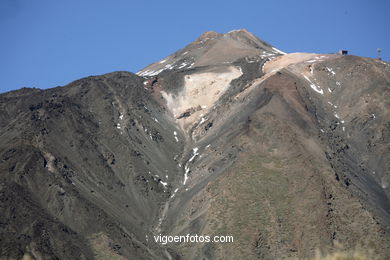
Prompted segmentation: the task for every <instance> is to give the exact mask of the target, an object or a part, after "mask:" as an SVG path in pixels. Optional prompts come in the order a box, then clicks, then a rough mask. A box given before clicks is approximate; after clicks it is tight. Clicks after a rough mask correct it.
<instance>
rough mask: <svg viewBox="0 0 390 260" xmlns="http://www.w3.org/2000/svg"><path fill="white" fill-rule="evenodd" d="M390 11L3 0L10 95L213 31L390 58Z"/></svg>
mask: <svg viewBox="0 0 390 260" xmlns="http://www.w3.org/2000/svg"><path fill="white" fill-rule="evenodd" d="M389 12H390V1H387V0H382V1H380V0H366V1H363V0H355V1H353V0H339V1H336V0H327V1H320V0H294V1H293V0H285V1H281V0H272V1H271V0H267V1H262V0H257V1H256V0H253V1H247V0H241V1H229V0H224V1H220V0H208V1H203V0H197V1H183V0H181V1H175V0H173V1H169V0H166V1H157V0H156V1H131V0H127V1H126V0H66V1H62V0H35V1H31V0H0V35H1V41H0V71H1V72H0V92H5V91H9V90H13V89H18V88H21V87H37V88H49V87H55V86H59V85H65V84H67V83H69V82H71V81H73V80H76V79H79V78H82V77H86V76H89V75H99V74H104V73H108V72H112V71H117V70H127V71H132V72H137V71H138V70H140V69H141V68H143V67H145V66H147V65H148V64H150V63H152V62H154V61H157V60H160V59H162V58H163V57H165V56H167V55H169V54H171V53H173V52H175V51H176V50H178V49H180V48H183V47H184V46H185V45H187V44H188V43H190V42H192V41H193V40H195V39H196V38H197V37H198V36H199V35H200V34H202V33H203V32H205V31H210V30H214V31H217V32H222V33H225V32H228V31H230V30H232V29H240V28H246V29H247V30H249V31H250V32H252V33H254V34H255V35H257V36H258V37H259V38H261V39H263V40H265V41H267V42H269V43H270V44H272V45H274V46H276V47H277V48H279V49H281V50H283V51H286V52H298V51H302V52H318V53H330V52H335V51H337V50H339V49H348V50H349V51H350V53H352V54H354V55H359V56H366V57H376V50H377V48H382V49H383V52H382V57H383V59H384V60H386V61H390V35H389V28H388V27H389V26H390V15H389Z"/></svg>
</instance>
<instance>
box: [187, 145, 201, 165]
mask: <svg viewBox="0 0 390 260" xmlns="http://www.w3.org/2000/svg"><path fill="white" fill-rule="evenodd" d="M198 150H199V149H198V148H197V147H195V148H194V149H192V151H193V154H192V157H191V158H190V159H189V160H188V161H189V162H192V160H194V159H195V157H196V156H197V155H199V153H198Z"/></svg>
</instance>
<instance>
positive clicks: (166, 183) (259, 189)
mask: <svg viewBox="0 0 390 260" xmlns="http://www.w3.org/2000/svg"><path fill="white" fill-rule="evenodd" d="M389 90H390V64H389V63H386V62H383V61H378V60H373V59H369V58H362V57H356V56H339V55H335V54H309V53H292V54H285V53H283V52H282V51H279V50H278V49H276V48H274V47H272V46H271V45H269V44H267V43H265V42H263V41H261V40H260V39H258V38H257V37H255V36H254V35H252V34H251V33H249V32H247V31H245V30H237V31H232V32H229V33H227V34H219V33H215V32H207V33H205V34H203V35H202V36H201V37H199V38H198V39H197V40H196V41H195V42H193V43H191V44H189V45H188V46H186V47H185V48H184V49H182V50H179V51H178V52H176V53H174V54H172V55H170V56H169V57H167V58H166V59H164V60H162V61H159V62H156V63H154V64H151V65H150V66H148V67H147V68H145V69H143V70H141V71H139V72H138V73H137V74H133V73H129V72H114V73H110V74H105V75H102V76H95V77H88V78H84V79H81V80H78V81H75V82H72V83H71V84H69V85H67V86H64V87H59V88H53V89H48V90H39V89H21V90H18V91H13V92H8V93H5V94H2V95H0V118H1V120H0V173H1V175H0V178H1V181H0V207H1V210H0V215H1V218H0V256H1V257H3V258H5V259H7V258H8V259H21V258H23V257H26V258H27V257H30V259H242V258H245V259H283V258H299V259H301V258H307V257H312V256H314V254H315V252H316V250H317V249H319V250H322V251H324V252H332V251H334V250H339V249H340V245H342V248H343V249H346V250H348V249H353V248H356V247H361V248H363V249H367V250H368V249H370V250H373V251H374V252H375V255H377V256H378V257H379V258H380V259H386V257H388V256H389V255H390V238H389V231H390V230H389V228H390V200H389V196H390V187H389V183H390V171H389V169H390V163H389V162H390V153H389V149H390V145H389V139H390V121H389V118H390V115H389V101H388V100H389V96H390V95H389ZM158 234H164V235H186V234H199V235H201V234H205V235H233V236H234V242H233V243H229V244H224V243H198V244H195V243H182V244H179V243H170V244H167V245H162V244H159V243H156V242H155V241H154V239H153V236H154V235H158Z"/></svg>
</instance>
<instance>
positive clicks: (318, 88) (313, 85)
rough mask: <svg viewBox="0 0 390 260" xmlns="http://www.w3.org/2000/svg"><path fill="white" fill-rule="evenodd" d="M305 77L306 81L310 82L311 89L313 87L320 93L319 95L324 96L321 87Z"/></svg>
mask: <svg viewBox="0 0 390 260" xmlns="http://www.w3.org/2000/svg"><path fill="white" fill-rule="evenodd" d="M304 77H305V79H306V80H307V81H309V83H310V87H311V88H312V89H313V90H314V91H316V92H317V93H319V94H321V95H323V94H324V91H323V90H322V89H321V87H320V86H316V85H315V84H314V83H313V82H311V80H310V79H309V78H308V77H307V76H305V75H304Z"/></svg>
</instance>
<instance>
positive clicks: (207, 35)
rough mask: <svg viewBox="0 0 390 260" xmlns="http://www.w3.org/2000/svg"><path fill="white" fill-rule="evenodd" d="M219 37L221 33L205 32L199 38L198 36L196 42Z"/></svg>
mask: <svg viewBox="0 0 390 260" xmlns="http://www.w3.org/2000/svg"><path fill="white" fill-rule="evenodd" d="M221 35H222V34H221V33H218V32H215V31H207V32H204V33H203V34H202V35H201V36H199V37H198V39H196V42H198V41H205V40H208V39H212V38H216V37H218V36H221Z"/></svg>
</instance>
